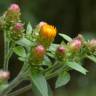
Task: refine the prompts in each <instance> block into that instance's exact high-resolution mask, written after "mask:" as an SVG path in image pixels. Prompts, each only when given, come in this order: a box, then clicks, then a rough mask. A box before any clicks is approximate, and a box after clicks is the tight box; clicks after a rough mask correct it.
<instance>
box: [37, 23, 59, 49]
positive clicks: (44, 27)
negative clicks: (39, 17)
mask: <svg viewBox="0 0 96 96" xmlns="http://www.w3.org/2000/svg"><path fill="white" fill-rule="evenodd" d="M39 27H40V32H39V34H40V36H39V39H38V42H39V44H42V45H43V46H44V47H45V48H47V47H49V46H50V44H51V43H52V41H53V40H54V38H55V36H56V33H57V31H56V28H55V27H54V26H52V25H49V24H47V23H45V22H41V23H40V24H39Z"/></svg>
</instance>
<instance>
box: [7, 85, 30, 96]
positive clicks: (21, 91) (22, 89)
mask: <svg viewBox="0 0 96 96" xmlns="http://www.w3.org/2000/svg"><path fill="white" fill-rule="evenodd" d="M31 88H32V84H29V85H27V86H25V87H24V88H21V89H18V90H17V91H15V92H12V93H10V94H8V96H18V95H20V94H21V93H23V92H26V91H28V90H29V89H31Z"/></svg>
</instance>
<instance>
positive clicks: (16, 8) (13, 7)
mask: <svg viewBox="0 0 96 96" xmlns="http://www.w3.org/2000/svg"><path fill="white" fill-rule="evenodd" d="M9 10H10V11H13V12H20V7H19V5H17V4H12V5H11V6H10V7H9Z"/></svg>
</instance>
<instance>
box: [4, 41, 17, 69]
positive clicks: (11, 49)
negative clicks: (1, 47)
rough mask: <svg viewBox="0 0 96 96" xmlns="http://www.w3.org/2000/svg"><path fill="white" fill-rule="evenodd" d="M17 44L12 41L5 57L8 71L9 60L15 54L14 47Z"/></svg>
mask: <svg viewBox="0 0 96 96" xmlns="http://www.w3.org/2000/svg"><path fill="white" fill-rule="evenodd" d="M14 46H15V43H14V42H12V45H11V48H10V49H9V50H8V53H7V54H6V58H5V70H7V71H8V62H9V60H10V58H11V56H12V54H13V47H14Z"/></svg>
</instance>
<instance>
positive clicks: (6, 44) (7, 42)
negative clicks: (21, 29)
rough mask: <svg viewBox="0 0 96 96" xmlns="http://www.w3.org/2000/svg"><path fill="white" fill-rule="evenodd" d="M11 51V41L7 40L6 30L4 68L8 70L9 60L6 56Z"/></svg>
mask: <svg viewBox="0 0 96 96" xmlns="http://www.w3.org/2000/svg"><path fill="white" fill-rule="evenodd" d="M8 51H9V41H8V40H7V34H6V31H4V70H7V66H6V65H8V64H7V63H8V61H7V60H6V58H7V57H6V56H7V54H8Z"/></svg>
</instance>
